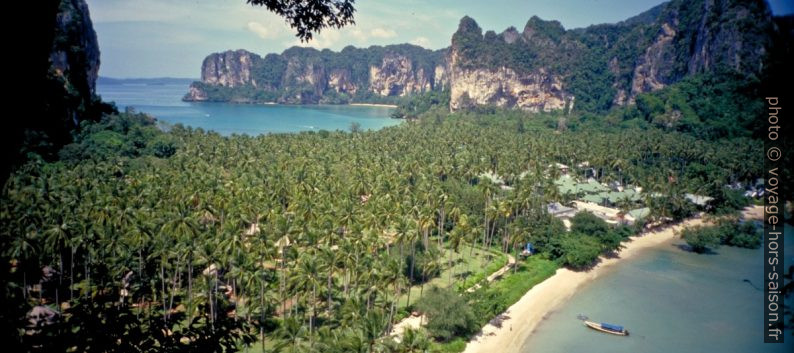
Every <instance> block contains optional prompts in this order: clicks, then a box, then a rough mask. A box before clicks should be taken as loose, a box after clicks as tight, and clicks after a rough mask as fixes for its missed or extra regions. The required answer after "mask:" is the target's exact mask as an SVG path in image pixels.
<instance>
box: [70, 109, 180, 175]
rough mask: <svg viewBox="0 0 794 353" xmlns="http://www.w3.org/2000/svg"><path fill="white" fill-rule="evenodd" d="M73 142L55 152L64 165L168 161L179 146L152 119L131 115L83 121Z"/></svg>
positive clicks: (108, 116) (141, 115) (107, 116)
mask: <svg viewBox="0 0 794 353" xmlns="http://www.w3.org/2000/svg"><path fill="white" fill-rule="evenodd" d="M74 141H75V142H74V143H71V144H69V145H66V146H64V148H63V149H62V150H61V151H60V152H59V153H58V155H59V157H60V159H61V160H62V161H64V162H66V163H70V164H75V163H78V162H80V161H83V160H86V159H91V160H94V161H108V160H113V159H117V158H136V157H142V156H155V157H158V158H168V157H170V156H172V155H173V154H174V153H176V151H177V149H178V145H179V143H178V142H177V141H176V139H175V138H174V137H173V136H171V135H168V134H165V133H163V132H162V131H160V129H159V128H158V127H157V125H156V122H155V120H154V119H153V118H151V117H149V116H147V115H145V114H135V113H122V114H117V115H106V116H105V117H103V118H102V120H101V121H99V122H96V123H92V122H83V123H82V124H81V130H80V131H79V132H78V133H77V134H76V137H75V139H74Z"/></svg>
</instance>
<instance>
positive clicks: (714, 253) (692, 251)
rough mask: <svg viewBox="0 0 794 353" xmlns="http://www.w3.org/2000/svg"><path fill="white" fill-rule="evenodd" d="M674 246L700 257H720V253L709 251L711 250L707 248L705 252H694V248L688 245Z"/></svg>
mask: <svg viewBox="0 0 794 353" xmlns="http://www.w3.org/2000/svg"><path fill="white" fill-rule="evenodd" d="M672 246H674V247H676V248H678V249H679V250H682V251H686V252H691V253H693V254H698V255H719V254H720V253H718V252H716V251H714V250H712V249H709V248H707V249H706V250H705V251H703V252H697V251H695V250H692V247H691V246H689V245H687V244H672Z"/></svg>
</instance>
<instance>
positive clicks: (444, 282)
mask: <svg viewBox="0 0 794 353" xmlns="http://www.w3.org/2000/svg"><path fill="white" fill-rule="evenodd" d="M450 252H451V250H449V249H444V252H443V254H442V256H443V257H442V259H441V262H442V266H443V268H444V270H443V271H441V274H440V275H439V276H438V277H436V278H433V279H431V280H429V281H427V283H425V288H424V289H425V290H427V289H428V288H430V287H432V286H436V287H439V288H447V287H449V286H450V285H458V286H459V287H460V283H472V284H473V283H477V281H480V280H482V279H484V278H486V277H488V275H490V274H491V273H493V272H495V271H496V270H498V269H499V268H501V267H502V266H504V265H505V263H507V256H505V255H504V254H494V253H492V252H490V251H485V250H482V249H478V248H474V251H473V252H472V253H471V256H469V249H468V248H467V249H465V250H464V249H461V251H460V253H455V252H453V253H452V262H453V265H452V267H451V268H450V267H449V266H448V265H447V259H448V258H449V255H450V254H449V253H450ZM488 256H492V257H494V258H493V259H492V260H491V261H490V263H489V262H488ZM450 275H452V280H451V281H450ZM476 278H479V279H477V280H475V279H476ZM473 280H475V281H474V282H472V281H473ZM464 288H468V287H464ZM421 294H422V286H420V285H415V286H412V287H411V304H413V303H415V302H416V301H417V300H419V298H420V297H421ZM407 302H408V295H407V294H403V295H402V296H401V297H400V300H399V302H398V303H397V306H398V308H404V307H406V304H407Z"/></svg>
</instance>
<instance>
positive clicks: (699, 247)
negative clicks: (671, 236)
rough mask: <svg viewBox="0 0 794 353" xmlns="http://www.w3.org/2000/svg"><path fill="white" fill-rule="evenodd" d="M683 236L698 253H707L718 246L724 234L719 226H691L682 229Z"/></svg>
mask: <svg viewBox="0 0 794 353" xmlns="http://www.w3.org/2000/svg"><path fill="white" fill-rule="evenodd" d="M681 238H682V239H684V240H686V243H687V244H688V245H689V246H690V248H692V251H694V252H696V253H705V252H707V251H709V250H711V249H715V248H718V247H719V246H720V244H721V242H722V240H721V239H722V234H721V232H720V229H719V228H717V227H704V226H697V227H690V228H684V230H682V231H681Z"/></svg>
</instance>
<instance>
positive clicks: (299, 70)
mask: <svg viewBox="0 0 794 353" xmlns="http://www.w3.org/2000/svg"><path fill="white" fill-rule="evenodd" d="M448 82H449V80H448V78H447V74H446V66H445V62H444V51H431V50H427V49H423V48H420V47H417V46H413V45H408V44H403V45H394V46H386V47H377V46H374V47H370V48H366V49H357V48H353V47H348V48H345V49H344V50H342V51H341V52H332V51H330V50H323V51H318V50H315V49H310V48H298V47H294V48H290V49H287V50H286V51H284V52H283V53H282V54H280V55H276V54H270V55H268V56H266V57H264V58H262V57H260V56H259V55H256V54H253V53H250V52H248V51H245V50H236V51H227V52H223V53H215V54H211V55H209V56H208V57H207V58H206V59H204V63H203V65H202V70H201V81H200V82H195V83H193V84H192V85H191V87H190V90H189V92H188V93H187V94H186V95H185V97H184V99H185V100H187V101H234V102H279V103H348V102H354V101H364V102H366V101H383V102H388V99H390V98H394V97H404V96H408V95H412V94H416V93H422V92H427V91H430V90H434V89H442V88H443V87H444V86H445V85H448Z"/></svg>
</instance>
